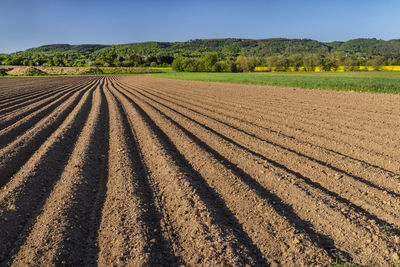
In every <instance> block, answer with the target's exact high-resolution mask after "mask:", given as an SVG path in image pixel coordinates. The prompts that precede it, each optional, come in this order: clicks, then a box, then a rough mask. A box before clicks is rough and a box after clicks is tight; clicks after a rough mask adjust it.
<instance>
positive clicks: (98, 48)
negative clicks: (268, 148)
mask: <svg viewBox="0 0 400 267" xmlns="http://www.w3.org/2000/svg"><path fill="white" fill-rule="evenodd" d="M336 51H337V52H343V53H348V54H356V53H360V54H365V55H384V56H399V55H400V39H395V40H389V41H385V40H378V39H375V38H372V39H354V40H349V41H346V42H340V41H336V42H329V43H324V42H319V41H315V40H311V39H285V38H273V39H259V40H254V39H232V38H227V39H195V40H190V41H186V42H143V43H130V44H120V45H96V44H94V45H68V44H55V45H45V46H41V47H37V48H31V49H27V50H25V51H22V52H17V53H16V54H17V55H20V56H42V57H46V56H48V57H52V56H65V55H69V56H89V55H92V56H94V57H96V56H101V55H106V54H108V53H110V52H115V53H116V54H118V55H123V56H128V55H133V54H138V55H142V56H146V55H160V54H168V55H172V56H174V57H177V56H186V57H197V56H202V55H204V54H205V53H207V52H218V53H219V54H220V55H221V56H222V57H226V58H230V57H236V56H238V55H243V56H260V57H262V56H271V55H275V54H285V55H291V54H295V53H303V54H304V53H319V52H321V53H327V52H336Z"/></svg>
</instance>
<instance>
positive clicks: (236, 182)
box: [0, 75, 400, 266]
mask: <svg viewBox="0 0 400 267" xmlns="http://www.w3.org/2000/svg"><path fill="white" fill-rule="evenodd" d="M1 82H2V83H0V265H2V266H3V265H4V266H7V265H15V266H21V265H34V266H48V265H57V266H58V265H70V266H88V265H90V266H92V265H100V266H111V265H112V266H182V265H184V266H199V265H200V266H246V265H249V266H268V265H271V266H329V265H330V264H333V263H336V262H354V263H357V264H361V265H367V266H378V265H379V266H397V265H398V264H400V198H399V197H400V152H399V148H400V141H399V140H400V138H399V137H400V105H398V103H400V96H398V95H379V94H370V93H355V92H332V91H319V90H308V89H297V88H278V87H267V86H251V85H249V86H247V85H234V84H221V83H208V82H192V81H177V80H168V79H161V78H153V77H146V76H139V75H135V76H115V77H56V78H20V79H2V80H1Z"/></svg>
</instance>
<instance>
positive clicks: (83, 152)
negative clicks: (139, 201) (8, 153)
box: [13, 86, 108, 266]
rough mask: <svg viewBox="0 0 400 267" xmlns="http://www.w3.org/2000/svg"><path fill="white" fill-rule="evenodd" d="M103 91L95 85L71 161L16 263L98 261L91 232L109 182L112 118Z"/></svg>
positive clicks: (80, 262) (40, 263)
mask: <svg viewBox="0 0 400 267" xmlns="http://www.w3.org/2000/svg"><path fill="white" fill-rule="evenodd" d="M101 90H103V89H102V87H101V86H100V87H97V88H96V89H95V91H94V93H93V100H92V103H93V104H92V107H91V111H90V113H89V116H88V119H87V121H86V122H85V126H84V127H83V129H82V132H81V133H80V135H79V137H78V139H77V141H76V143H75V145H74V150H73V152H72V153H71V156H70V158H69V160H68V163H67V164H66V166H65V169H64V170H63V172H62V174H61V177H60V179H59V180H58V181H57V183H56V184H55V186H54V188H53V190H52V191H51V193H50V195H49V197H48V198H47V200H46V203H45V205H44V207H43V211H42V213H41V214H40V215H39V216H38V217H37V218H36V222H35V224H34V226H33V227H32V230H31V232H30V233H29V236H28V237H27V240H26V242H25V244H24V245H23V246H22V247H21V248H20V250H19V252H18V254H17V255H16V256H15V258H14V260H13V264H16V265H29V264H34V265H52V264H55V265H58V264H62V265H75V266H76V265H83V264H85V263H87V262H85V261H84V260H85V257H88V258H90V261H91V262H92V264H93V263H95V262H96V261H95V259H96V258H97V253H95V254H94V255H93V249H89V247H93V242H96V241H95V240H94V241H90V242H88V241H89V240H88V237H89V235H93V233H95V232H97V227H98V225H97V226H96V221H95V220H94V219H95V218H91V215H92V211H94V210H96V209H98V207H96V206H95V202H96V199H97V198H98V197H100V198H103V197H104V193H105V184H106V181H107V159H106V152H107V140H108V131H107V130H108V129H107V125H106V124H107V123H108V119H107V106H106V104H105V102H104V101H105V100H104V99H102V92H101ZM106 135H107V136H106ZM99 203H100V204H101V201H100V202H99ZM100 210H101V209H100ZM95 217H96V216H95ZM94 247H95V246H94ZM88 252H92V255H89V253H88Z"/></svg>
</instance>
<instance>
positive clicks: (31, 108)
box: [0, 81, 92, 129]
mask: <svg viewBox="0 0 400 267" xmlns="http://www.w3.org/2000/svg"><path fill="white" fill-rule="evenodd" d="M90 83H92V81H87V82H85V83H81V84H76V85H69V86H68V87H66V88H65V90H62V91H60V92H57V93H56V94H54V95H52V96H50V97H48V98H45V99H43V100H41V101H38V102H34V103H32V104H31V105H28V106H25V107H24V108H22V109H20V110H18V111H15V112H12V113H11V114H9V115H6V116H3V117H2V118H1V119H0V128H3V129H4V128H6V127H8V126H10V125H11V124H13V123H15V122H17V121H19V120H21V119H25V118H26V116H29V115H31V114H32V113H34V112H36V111H37V110H39V109H42V108H43V107H45V106H47V105H49V104H50V103H52V102H54V101H55V100H57V99H60V98H61V97H62V96H63V95H66V94H68V93H69V92H72V91H74V90H78V89H80V88H82V87H85V86H86V85H89V84H90Z"/></svg>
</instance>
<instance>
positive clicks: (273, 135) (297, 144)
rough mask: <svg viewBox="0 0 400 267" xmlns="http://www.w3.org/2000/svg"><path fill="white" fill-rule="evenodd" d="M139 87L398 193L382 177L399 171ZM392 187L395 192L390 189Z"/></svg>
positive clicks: (392, 182)
mask: <svg viewBox="0 0 400 267" xmlns="http://www.w3.org/2000/svg"><path fill="white" fill-rule="evenodd" d="M140 90H141V91H143V92H146V93H147V94H150V95H151V96H153V97H156V98H158V99H161V100H164V101H167V105H168V103H169V102H171V103H174V105H178V106H179V107H182V108H184V109H187V110H189V111H190V112H194V113H196V114H199V115H201V116H205V117H206V118H207V119H210V120H214V121H216V122H218V123H221V124H223V125H224V126H227V127H231V128H233V129H234V130H237V131H240V132H241V133H243V134H246V135H248V136H249V137H253V138H256V139H258V140H259V141H262V142H267V143H269V144H272V145H274V146H277V147H279V148H281V149H284V150H286V151H289V152H292V153H295V154H297V155H299V156H301V157H304V158H307V159H309V160H311V161H314V162H317V163H318V164H320V165H324V166H326V167H328V168H330V169H333V170H335V171H337V172H339V173H340V174H345V175H347V176H350V177H352V178H354V179H355V180H358V181H360V182H362V183H365V184H366V185H368V186H371V187H374V188H376V189H382V188H380V187H381V186H383V187H388V188H389V189H388V193H389V194H391V195H393V196H395V197H398V196H399V194H398V193H397V192H398V190H399V188H398V182H396V181H395V179H385V178H388V177H389V178H396V177H400V175H399V174H396V173H394V172H392V171H389V170H385V169H383V168H381V167H379V166H375V165H370V164H367V163H365V162H362V161H360V160H356V159H354V158H349V157H344V158H343V160H342V156H344V155H340V154H338V153H332V151H331V150H329V149H326V148H324V147H320V146H315V145H313V144H312V143H306V142H301V141H300V140H298V139H296V138H294V137H293V136H286V135H284V134H282V133H280V132H276V131H271V130H269V129H266V128H264V127H261V126H258V125H257V124H256V123H254V122H251V121H248V120H243V119H240V118H237V117H235V116H234V115H233V114H232V113H228V112H227V111H226V110H222V111H221V110H215V109H209V108H207V107H204V106H201V105H196V104H195V103H193V102H188V101H185V100H182V99H180V98H171V97H169V96H165V94H163V93H162V92H159V91H156V92H154V93H152V92H153V90H151V89H150V92H149V89H147V88H146V89H143V88H140ZM160 95H162V96H160ZM163 96H165V97H163ZM171 99H172V100H171ZM198 102H199V101H197V103H198ZM164 103H165V102H164ZM282 139H283V140H282ZM291 148H296V149H291ZM305 153H306V154H305ZM310 154H311V156H310ZM338 155H340V158H339V160H340V161H338ZM318 158H322V159H323V161H322V160H319V159H318ZM349 160H350V164H349ZM325 161H328V162H325ZM366 165H367V166H366ZM341 166H346V168H353V166H355V169H354V170H352V171H351V172H348V171H346V170H343V169H341V168H342V167H341ZM357 175H358V176H357ZM360 176H363V177H368V179H369V180H365V179H364V178H361V177H360ZM371 180H372V182H371ZM375 183H376V184H375ZM377 184H378V185H377ZM391 190H393V191H395V192H390V191H391ZM396 191H397V192H396Z"/></svg>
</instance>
